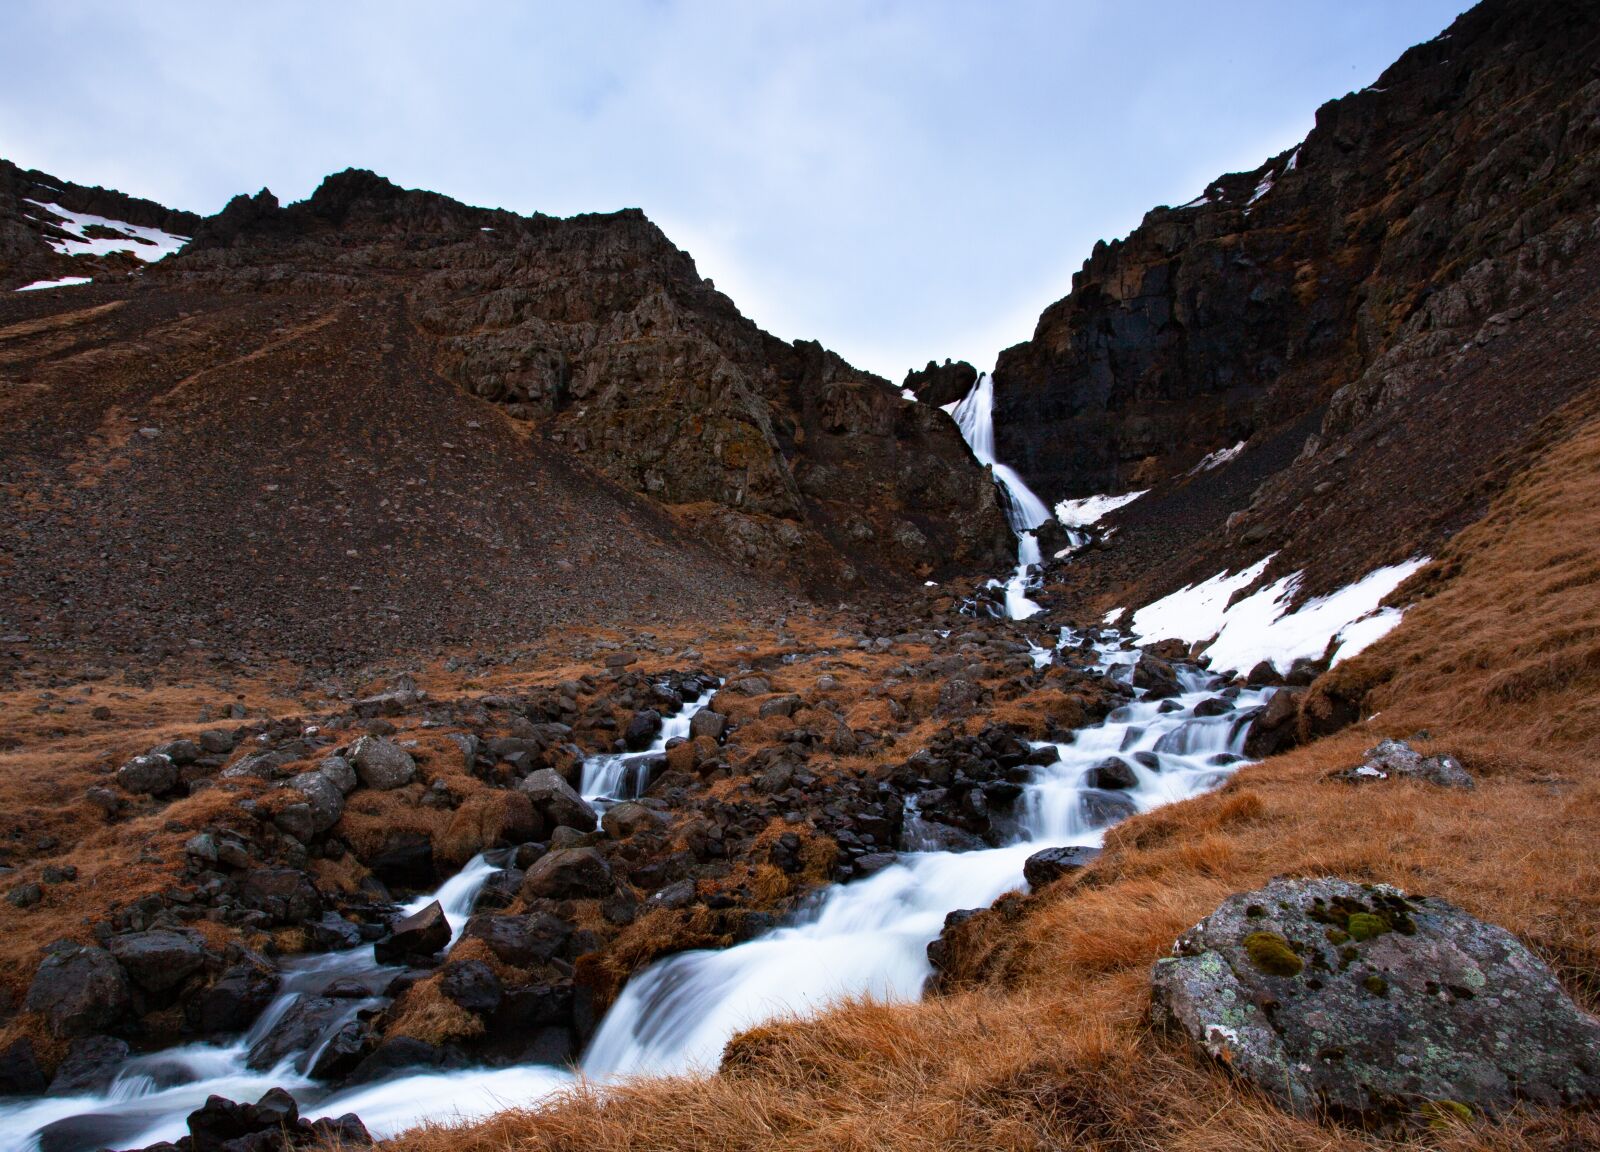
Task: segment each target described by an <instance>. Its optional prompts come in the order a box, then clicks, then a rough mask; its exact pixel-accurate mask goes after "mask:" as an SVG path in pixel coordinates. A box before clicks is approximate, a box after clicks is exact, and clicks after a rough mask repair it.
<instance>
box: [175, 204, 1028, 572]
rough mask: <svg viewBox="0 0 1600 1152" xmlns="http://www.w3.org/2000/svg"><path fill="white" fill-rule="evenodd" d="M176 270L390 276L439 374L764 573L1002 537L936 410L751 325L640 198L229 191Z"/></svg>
mask: <svg viewBox="0 0 1600 1152" xmlns="http://www.w3.org/2000/svg"><path fill="white" fill-rule="evenodd" d="M172 272H173V274H174V275H175V276H176V277H177V278H178V279H179V280H180V281H182V282H185V283H191V284H205V285H208V286H210V285H215V286H218V287H224V288H240V289H251V290H254V289H259V288H266V289H268V290H272V289H274V288H276V287H279V286H282V285H285V284H290V285H295V286H304V287H308V288H312V289H314V290H318V291H326V290H334V291H341V290H345V288H346V286H347V285H349V284H350V283H351V280H352V277H370V278H375V279H377V280H380V281H383V280H390V281H393V280H395V279H396V278H399V279H402V280H403V281H404V283H405V285H406V291H407V294H408V295H409V296H410V298H411V299H412V300H413V301H414V302H415V315H416V320H417V325H418V328H419V330H420V332H421V334H422V335H423V336H424V337H425V338H426V339H427V340H428V342H429V345H430V347H431V349H432V360H433V364H434V366H435V367H436V368H437V369H438V371H439V372H440V373H441V374H442V375H444V376H445V377H446V378H448V379H450V380H452V381H454V382H455V383H456V384H458V385H459V386H460V387H462V388H463V389H464V390H466V391H467V392H469V393H471V394H473V395H475V396H478V397H481V398H483V399H484V400H488V401H491V402H493V403H494V404H496V405H498V406H500V407H501V408H502V409H503V410H504V411H505V412H506V413H508V414H509V415H511V416H513V417H514V418H516V419H518V420H521V421H526V422H527V423H528V424H529V425H530V426H531V427H532V428H533V429H536V430H537V432H538V434H539V435H540V436H541V437H542V438H543V439H544V440H545V441H547V442H548V443H549V444H550V445H552V446H553V447H559V448H561V449H564V450H567V451H570V452H572V453H573V454H575V455H576V456H577V457H578V458H579V459H581V460H582V461H583V462H584V463H585V464H586V465H588V466H589V467H591V468H594V469H597V470H598V471H600V472H601V473H603V474H605V475H606V476H607V477H609V478H610V479H612V480H614V481H616V482H617V483H619V484H621V485H623V486H624V487H626V488H629V489H632V490H634V491H636V492H640V493H643V494H646V495H648V496H650V497H652V498H653V499H655V500H657V501H659V502H661V503H663V504H665V505H667V506H669V507H670V508H673V509H675V510H676V511H677V513H678V514H679V515H680V516H681V517H683V518H685V519H686V520H687V521H689V522H690V523H691V524H692V525H693V526H694V527H695V528H696V529H697V530H698V531H700V532H702V533H703V534H704V535H705V536H706V537H707V538H709V539H711V540H712V541H714V542H715V543H716V544H717V545H718V546H720V547H723V548H725V549H727V550H728V551H729V552H730V553H731V554H733V555H734V556H735V557H736V558H737V559H738V560H739V561H740V562H742V563H746V564H749V565H750V566H752V567H755V568H757V569H760V570H763V571H767V572H775V573H787V574H790V575H794V576H798V577H800V578H802V579H804V580H807V581H816V582H821V583H827V584H834V585H843V586H849V585H852V584H854V583H855V582H856V581H857V580H859V579H864V578H877V579H888V580H899V579H903V578H905V577H907V576H912V575H914V576H917V577H919V578H920V577H922V576H926V575H930V574H934V573H936V572H944V571H950V570H955V569H960V568H969V569H972V568H982V567H986V566H993V565H996V564H1003V563H1004V562H1005V558H1006V556H1007V555H1008V553H1009V551H1010V549H1011V547H1012V545H1011V541H1010V537H1009V534H1008V533H1007V531H1006V528H1005V521H1004V517H1003V515H1002V513H1001V511H1000V508H999V506H998V503H997V499H996V493H995V489H994V485H993V482H992V481H991V480H990V478H989V477H988V476H987V475H986V474H985V473H984V472H983V471H982V469H980V468H979V467H978V466H977V465H976V464H975V462H974V461H973V460H972V458H971V454H970V453H969V452H968V451H967V449H966V446H965V444H964V443H963V442H962V441H961V438H960V435H959V432H958V431H957V429H956V428H955V425H954V424H953V423H952V422H951V421H950V420H949V419H948V418H947V417H945V415H944V414H943V413H940V412H937V411H935V410H933V409H932V408H930V407H928V406H925V405H919V404H914V403H911V402H908V401H905V400H903V399H901V397H900V395H899V394H898V392H897V390H895V389H894V388H893V387H891V386H890V385H889V383H888V382H887V381H885V380H882V379H881V378H879V377H876V376H873V375H871V374H870V373H865V372H860V371H858V370H856V369H854V368H852V367H851V366H850V365H849V364H847V363H845V362H844V361H843V360H842V359H840V358H839V357H838V356H836V355H834V354H833V353H831V352H828V351H826V350H825V349H823V348H822V347H821V346H820V345H817V344H813V343H805V342H796V343H794V344H788V343H785V342H783V341H780V340H778V339H776V338H774V337H772V336H770V335H768V334H767V333H765V332H763V331H761V330H760V329H759V328H758V327H756V325H754V324H753V323H751V322H750V321H749V320H747V319H745V318H744V317H743V316H741V315H740V314H739V311H738V309H737V308H736V307H735V306H734V304H733V302H732V301H731V300H729V299H728V298H727V297H726V296H724V295H723V294H722V293H720V292H718V291H717V290H716V288H715V287H714V286H713V285H712V284H711V282H710V281H707V280H704V279H702V278H701V277H700V275H699V274H698V272H697V271H696V269H695V266H694V262H693V261H692V260H691V259H690V258H689V256H688V255H687V254H686V253H684V252H682V251H680V250H678V249H677V248H676V247H674V246H673V245H672V244H671V243H670V241H668V240H667V238H666V237H665V236H664V235H663V234H662V233H661V231H660V230H659V229H658V228H656V227H655V225H653V224H651V223H650V222H649V221H648V220H647V219H645V217H644V216H643V214H642V213H640V212H638V211H633V210H629V211H623V212H617V213H612V214H606V215H591V216H580V217H575V218H573V219H570V220H557V219H552V218H549V217H543V216H534V217H529V218H523V217H518V216H515V215H513V214H511V213H507V212H494V211H485V210H481V209H473V208H467V207H465V206H464V205H460V204H457V203H455V202H453V201H450V200H448V199H446V198H444V197H442V196H437V195H434V194H432V193H426V192H409V191H403V190H401V189H399V188H397V187H395V186H394V185H392V184H390V183H389V182H388V181H386V180H382V179H381V178H379V177H376V176H373V175H372V174H370V173H362V172H347V173H343V174H341V175H339V176H335V177H330V178H329V180H328V181H326V182H325V183H324V185H323V186H322V187H321V188H320V189H319V190H318V191H317V193H316V195H314V196H313V197H312V198H311V199H310V200H309V201H307V202H305V203H304V204H299V205H293V206H291V207H289V208H279V207H278V206H277V205H276V203H275V202H273V201H271V200H270V199H264V198H263V197H257V198H255V199H246V198H243V197H240V198H238V199H236V200H235V201H234V203H233V204H230V205H229V207H228V208H227V209H226V210H225V211H224V212H223V213H222V214H221V215H220V216H219V217H217V218H216V219H215V220H213V221H208V222H207V223H206V224H205V225H204V226H202V228H201V229H200V232H199V234H198V235H197V236H196V238H195V241H194V244H193V245H192V246H191V247H190V249H188V250H186V252H185V254H184V257H183V259H182V260H181V261H178V262H177V263H176V264H175V265H174V266H173V269H172Z"/></svg>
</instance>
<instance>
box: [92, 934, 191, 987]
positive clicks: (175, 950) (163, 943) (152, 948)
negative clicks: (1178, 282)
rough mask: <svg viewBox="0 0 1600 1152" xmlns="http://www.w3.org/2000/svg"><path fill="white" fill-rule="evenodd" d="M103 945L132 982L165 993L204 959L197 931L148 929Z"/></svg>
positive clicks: (187, 976)
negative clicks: (105, 945)
mask: <svg viewBox="0 0 1600 1152" xmlns="http://www.w3.org/2000/svg"><path fill="white" fill-rule="evenodd" d="M107 947H108V948H109V949H110V950H111V954H112V955H113V956H115V957H116V958H117V962H118V963H119V964H121V965H122V967H123V968H124V969H126V970H127V973H128V975H129V976H131V977H132V978H133V982H134V983H135V984H137V985H139V987H141V988H143V989H144V990H145V991H147V992H166V991H168V990H169V989H172V988H176V987H177V986H178V985H180V984H182V983H183V982H184V981H185V980H187V979H188V978H189V977H190V976H192V975H193V974H194V973H195V972H197V971H199V970H200V968H201V967H202V966H203V965H204V964H205V962H206V949H205V943H204V942H203V941H202V940H201V938H200V933H198V932H195V931H192V930H189V929H183V930H181V931H179V930H173V929H166V928H157V929H152V930H151V931H149V932H130V933H127V934H125V935H122V936H113V937H112V938H111V940H110V941H109V942H108V944H107Z"/></svg>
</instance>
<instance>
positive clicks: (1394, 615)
mask: <svg viewBox="0 0 1600 1152" xmlns="http://www.w3.org/2000/svg"><path fill="white" fill-rule="evenodd" d="M1273 555H1276V553H1273V554H1272V555H1269V556H1267V557H1265V558H1263V559H1262V560H1259V561H1257V562H1256V563H1255V564H1253V565H1251V566H1250V567H1249V568H1246V569H1245V570H1244V571H1242V572H1238V573H1235V574H1233V575H1229V574H1227V573H1218V574H1217V575H1216V576H1213V577H1212V578H1211V579H1209V580H1206V581H1204V582H1203V583H1200V584H1195V585H1192V586H1190V587H1187V588H1180V589H1179V590H1178V591H1176V592H1174V593H1172V594H1171V595H1170V596H1164V597H1162V598H1161V599H1160V600H1157V601H1155V602H1154V603H1152V604H1147V605H1145V607H1143V608H1141V609H1140V610H1139V611H1138V612H1136V613H1135V614H1134V617H1133V626H1132V631H1133V633H1134V636H1135V639H1136V643H1140V644H1147V643H1149V642H1151V641H1153V640H1161V639H1165V638H1167V637H1169V636H1175V637H1177V638H1179V639H1181V640H1185V641H1187V642H1189V643H1191V644H1192V643H1195V642H1197V641H1202V640H1210V641H1211V643H1210V646H1209V647H1207V649H1206V652H1205V654H1206V657H1207V659H1208V661H1209V662H1210V664H1211V667H1212V668H1214V669H1216V670H1217V671H1219V672H1220V671H1225V670H1230V669H1231V670H1233V671H1236V672H1246V671H1249V670H1250V669H1251V668H1253V667H1255V666H1256V665H1257V664H1259V663H1260V662H1261V661H1263V660H1266V661H1269V662H1270V663H1271V664H1272V666H1273V667H1274V668H1276V669H1277V670H1278V671H1279V672H1287V671H1288V670H1289V668H1290V666H1291V665H1292V664H1293V663H1294V662H1295V661H1296V660H1298V659H1301V658H1309V659H1320V658H1321V656H1322V655H1323V653H1324V652H1326V651H1327V649H1328V645H1329V643H1330V642H1332V643H1334V645H1335V647H1334V653H1333V663H1335V664H1337V663H1339V661H1341V660H1345V659H1348V658H1349V657H1351V656H1354V655H1355V654H1356V653H1358V652H1361V651H1363V650H1364V649H1366V648H1368V647H1370V646H1371V645H1372V644H1374V643H1376V642H1377V641H1378V640H1379V639H1381V638H1382V637H1384V636H1386V635H1388V633H1389V632H1390V631H1391V630H1393V628H1394V627H1395V626H1396V625H1397V624H1399V623H1400V619H1401V615H1402V613H1401V610H1400V609H1397V608H1380V607H1379V604H1380V602H1381V601H1382V600H1383V598H1384V597H1386V596H1387V595H1389V593H1390V592H1393V591H1394V590H1395V589H1396V588H1398V587H1399V586H1400V584H1401V583H1403V582H1404V581H1405V580H1406V579H1408V578H1409V577H1410V576H1411V575H1412V574H1413V573H1414V572H1416V571H1417V570H1418V569H1419V568H1421V567H1422V566H1423V565H1424V564H1426V563H1427V562H1428V558H1427V557H1425V556H1424V557H1416V558H1413V559H1411V560H1407V561H1404V562H1403V563H1400V564H1391V565H1388V566H1387V567H1384V568H1379V569H1377V570H1375V571H1373V572H1369V573H1368V574H1367V575H1366V576H1364V577H1362V578H1361V579H1360V580H1357V581H1356V582H1355V583H1353V584H1350V585H1347V586H1346V587H1344V588H1341V589H1339V590H1338V591H1337V592H1334V593H1332V594H1331V595H1328V596H1321V597H1318V598H1317V599H1315V600H1311V601H1308V602H1307V603H1305V604H1303V605H1301V607H1300V608H1298V609H1297V610H1295V611H1293V612H1290V611H1289V610H1288V609H1289V605H1290V604H1291V603H1292V602H1293V600H1294V597H1295V593H1296V592H1297V591H1298V590H1299V588H1300V583H1301V577H1302V576H1303V573H1301V572H1294V573H1291V574H1290V575H1288V576H1285V577H1283V578H1282V579H1280V580H1275V581H1274V582H1273V583H1271V584H1268V585H1267V586H1266V587H1264V588H1261V589H1259V590H1257V591H1256V592H1253V593H1251V594H1250V595H1249V596H1246V597H1245V598H1244V599H1243V600H1240V601H1238V602H1236V603H1234V604H1232V605H1230V604H1229V603H1228V601H1229V600H1230V599H1231V598H1232V597H1233V596H1234V595H1235V594H1236V593H1238V592H1239V591H1241V590H1243V589H1245V588H1248V587H1249V586H1250V585H1251V584H1253V583H1255V581H1256V580H1257V579H1258V578H1259V577H1260V575H1261V573H1262V572H1264V571H1265V570H1266V567H1267V564H1268V563H1270V562H1271V560H1272V556H1273Z"/></svg>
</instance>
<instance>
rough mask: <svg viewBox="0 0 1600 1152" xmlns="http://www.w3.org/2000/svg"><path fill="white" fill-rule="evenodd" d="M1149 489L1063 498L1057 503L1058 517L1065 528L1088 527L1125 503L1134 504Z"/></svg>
mask: <svg viewBox="0 0 1600 1152" xmlns="http://www.w3.org/2000/svg"><path fill="white" fill-rule="evenodd" d="M1148 491H1150V489H1148V488H1141V489H1139V491H1137V492H1124V493H1123V494H1122V495H1120V496H1106V495H1101V496H1085V497H1083V498H1082V499H1081V500H1063V501H1061V503H1059V504H1057V505H1056V519H1057V520H1059V521H1060V522H1061V526H1062V527H1063V528H1087V527H1089V525H1091V524H1095V523H1098V522H1099V520H1100V518H1101V517H1102V516H1105V515H1107V514H1109V513H1111V512H1115V511H1116V510H1117V509H1118V508H1121V507H1122V506H1123V505H1124V504H1132V503H1133V502H1134V501H1135V500H1137V499H1138V498H1139V497H1141V496H1143V495H1144V494H1145V493H1146V492H1148Z"/></svg>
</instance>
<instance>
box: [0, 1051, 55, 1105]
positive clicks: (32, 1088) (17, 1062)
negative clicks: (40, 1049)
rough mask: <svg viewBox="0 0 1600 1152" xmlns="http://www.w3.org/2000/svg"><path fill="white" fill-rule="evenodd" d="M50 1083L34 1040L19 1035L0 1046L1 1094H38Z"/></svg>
mask: <svg viewBox="0 0 1600 1152" xmlns="http://www.w3.org/2000/svg"><path fill="white" fill-rule="evenodd" d="M48 1085H49V1079H48V1078H47V1077H46V1076H45V1074H44V1069H42V1068H40V1067H39V1060H38V1057H37V1056H36V1055H35V1054H34V1051H33V1041H32V1040H30V1039H28V1038H27V1037H26V1036H19V1037H17V1039H15V1040H13V1041H12V1042H11V1043H9V1044H7V1045H6V1046H5V1047H3V1048H0V1096H37V1095H39V1094H40V1093H42V1092H43V1091H44V1090H45V1088H46V1087H47V1086H48Z"/></svg>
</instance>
